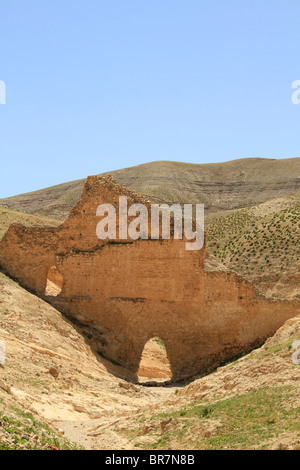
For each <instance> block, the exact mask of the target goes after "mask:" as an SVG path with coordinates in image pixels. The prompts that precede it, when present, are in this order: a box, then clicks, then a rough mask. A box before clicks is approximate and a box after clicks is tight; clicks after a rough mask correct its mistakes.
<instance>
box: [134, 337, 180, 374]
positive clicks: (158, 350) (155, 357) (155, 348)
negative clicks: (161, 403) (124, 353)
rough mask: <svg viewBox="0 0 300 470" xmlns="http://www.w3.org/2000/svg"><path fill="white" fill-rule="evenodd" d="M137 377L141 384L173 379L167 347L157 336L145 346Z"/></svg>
mask: <svg viewBox="0 0 300 470" xmlns="http://www.w3.org/2000/svg"><path fill="white" fill-rule="evenodd" d="M137 375H138V379H139V383H143V382H149V381H155V382H166V381H168V380H170V379H172V371H171V365H170V361H169V358H168V355H167V350H166V346H165V344H164V342H163V341H162V340H161V339H160V338H159V337H157V336H155V337H153V338H151V339H150V340H149V341H147V343H146V344H145V346H144V349H143V353H142V356H141V360H140V365H139V369H138V372H137Z"/></svg>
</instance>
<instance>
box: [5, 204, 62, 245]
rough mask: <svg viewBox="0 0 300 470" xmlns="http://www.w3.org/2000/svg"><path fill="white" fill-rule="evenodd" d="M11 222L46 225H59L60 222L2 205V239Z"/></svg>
mask: <svg viewBox="0 0 300 470" xmlns="http://www.w3.org/2000/svg"><path fill="white" fill-rule="evenodd" d="M11 224H23V225H27V226H32V225H38V226H41V227H44V226H46V225H52V226H56V225H59V222H58V221H57V220H54V219H48V218H46V217H41V216H35V215H30V214H25V213H22V212H18V211H14V210H10V209H7V208H6V207H2V206H0V240H1V238H2V237H3V235H4V234H5V232H6V231H7V230H8V228H9V226H10V225H11Z"/></svg>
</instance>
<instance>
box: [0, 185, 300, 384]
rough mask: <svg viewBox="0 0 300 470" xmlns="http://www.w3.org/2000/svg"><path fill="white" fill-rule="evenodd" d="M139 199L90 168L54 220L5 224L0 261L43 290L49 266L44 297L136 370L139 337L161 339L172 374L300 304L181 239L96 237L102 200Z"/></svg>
mask: <svg viewBox="0 0 300 470" xmlns="http://www.w3.org/2000/svg"><path fill="white" fill-rule="evenodd" d="M119 195H125V196H127V198H128V203H129V205H130V204H134V203H137V202H139V203H143V204H145V205H146V206H147V205H148V207H149V201H147V200H146V199H145V198H144V197H142V196H141V195H137V194H136V193H134V192H132V191H128V190H127V189H126V188H124V187H122V186H120V185H117V184H116V183H115V182H114V181H113V180H112V178H110V177H102V178H101V177H89V178H88V179H87V181H86V184H85V187H84V191H83V194H82V196H81V199H80V201H79V202H78V204H77V205H76V206H75V207H74V208H73V209H72V211H71V213H70V216H69V218H68V220H67V221H66V222H64V223H63V224H62V225H61V226H59V227H47V228H37V227H32V228H27V227H24V226H21V225H12V226H11V227H10V229H9V230H8V232H7V233H6V235H5V236H4V238H3V240H2V241H1V243H0V265H1V267H2V269H4V270H5V271H6V272H8V273H9V274H10V275H11V276H13V277H15V278H17V279H18V280H19V281H20V282H21V283H22V284H23V285H24V286H25V287H27V288H29V289H30V290H33V291H34V292H36V293H37V295H40V296H44V294H45V286H46V279H47V275H48V270H49V267H51V266H56V268H57V270H58V271H59V273H60V275H61V276H62V277H63V282H64V284H63V290H62V292H60V294H59V295H57V297H49V298H48V301H51V303H52V304H53V305H54V306H56V307H57V308H58V309H59V310H60V311H62V312H64V313H66V314H69V315H70V316H73V317H74V318H76V319H77V320H79V321H80V322H81V323H82V324H85V325H90V326H91V327H93V329H94V330H95V331H97V341H98V346H97V347H98V350H99V351H100V352H101V354H103V355H104V356H105V357H107V358H110V359H112V360H114V361H116V362H118V363H120V364H121V365H123V366H125V367H127V368H128V369H130V370H131V371H132V372H134V373H137V371H138V367H139V361H140V358H141V355H142V351H143V348H144V345H145V344H146V342H147V341H148V340H149V339H150V338H151V337H153V336H158V337H159V338H161V339H162V341H164V343H165V345H166V348H167V351H168V357H169V361H170V366H171V370H172V374H173V379H174V380H178V379H182V378H185V377H190V376H192V375H194V374H197V373H199V372H203V371H205V370H207V369H208V368H210V367H212V366H214V365H218V364H219V363H220V362H221V361H224V360H226V359H229V358H231V357H233V356H235V355H236V354H239V353H242V352H245V351H247V350H249V349H250V348H251V347H253V346H255V345H258V344H260V343H261V342H262V341H264V340H265V339H266V338H267V337H268V336H270V335H272V334H273V333H274V332H275V331H276V330H277V329H278V328H279V327H280V326H282V324H283V323H284V322H285V321H286V320H287V319H288V318H292V317H294V316H296V315H297V314H299V312H300V306H299V302H296V301H294V302H288V301H276V300H268V299H266V298H265V297H264V296H263V295H261V294H259V293H258V292H257V291H256V289H255V288H254V286H253V285H252V284H251V283H249V282H247V281H245V280H244V279H243V278H241V277H239V276H237V275H235V274H234V273H231V272H218V271H217V272H207V271H206V270H205V247H204V248H203V249H202V250H200V251H186V250H185V241H184V240H174V239H170V240H137V241H135V242H133V241H132V240H130V239H125V240H123V239H122V240H119V239H117V240H114V241H110V240H108V241H107V240H105V241H101V240H99V239H98V238H97V236H96V226H97V223H98V221H99V219H98V218H97V216H96V210H97V207H98V205H99V204H101V203H111V204H113V205H114V206H115V207H117V206H118V201H119Z"/></svg>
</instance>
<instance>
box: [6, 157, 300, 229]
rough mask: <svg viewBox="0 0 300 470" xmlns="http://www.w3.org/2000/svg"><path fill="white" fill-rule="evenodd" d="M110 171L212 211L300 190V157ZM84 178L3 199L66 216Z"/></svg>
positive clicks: (153, 193)
mask: <svg viewBox="0 0 300 470" xmlns="http://www.w3.org/2000/svg"><path fill="white" fill-rule="evenodd" d="M110 173H111V174H112V176H113V177H114V178H115V179H116V180H117V181H118V182H119V183H122V184H124V185H125V186H126V187H127V188H129V189H134V190H135V191H137V192H140V193H142V194H145V195H147V196H150V197H152V198H154V200H156V201H158V202H160V201H165V202H168V203H173V202H180V203H203V204H205V207H206V210H207V211H208V212H209V213H211V212H216V211H219V210H228V209H236V208H241V207H249V206H253V205H256V204H260V203H262V202H265V201H267V200H269V199H272V198H275V197H280V196H281V197H283V196H286V195H289V194H293V193H295V192H296V191H299V190H300V158H293V159H285V160H272V159H263V158H248V159H241V160H234V161H230V162H226V163H209V164H189V163H179V162H169V161H158V162H152V163H146V164H143V165H139V166H135V167H130V168H125V169H122V170H117V171H112V172H110ZM84 181H85V180H84V179H82V180H77V181H72V182H69V183H64V184H61V185H58V186H53V187H50V188H47V189H42V190H40V191H35V192H32V193H28V194H22V195H20V196H14V197H11V198H8V199H1V200H0V205H2V206H5V207H8V208H10V209H14V210H20V211H22V212H27V213H31V214H38V215H42V216H46V217H50V218H55V219H59V220H63V219H65V218H66V217H67V215H68V213H69V211H70V209H71V208H72V207H73V206H74V205H75V204H76V202H77V201H78V199H79V197H80V194H81V192H82V188H83V185H84Z"/></svg>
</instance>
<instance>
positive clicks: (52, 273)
mask: <svg viewBox="0 0 300 470" xmlns="http://www.w3.org/2000/svg"><path fill="white" fill-rule="evenodd" d="M63 283H64V278H63V276H62V274H61V273H60V272H59V271H58V269H57V267H56V266H51V267H50V268H49V270H48V274H47V282H46V288H45V295H46V296H51V297H57V296H58V295H59V294H60V293H61V291H62V288H63Z"/></svg>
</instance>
